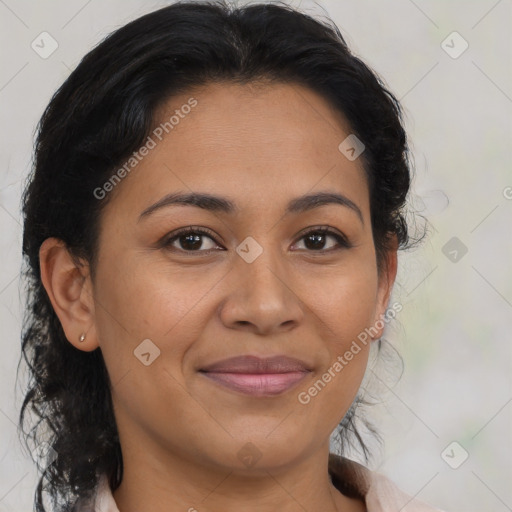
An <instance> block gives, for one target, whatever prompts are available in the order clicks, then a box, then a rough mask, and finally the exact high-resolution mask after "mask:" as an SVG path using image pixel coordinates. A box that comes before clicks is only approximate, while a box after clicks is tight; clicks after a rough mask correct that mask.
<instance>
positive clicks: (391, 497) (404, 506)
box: [78, 454, 442, 512]
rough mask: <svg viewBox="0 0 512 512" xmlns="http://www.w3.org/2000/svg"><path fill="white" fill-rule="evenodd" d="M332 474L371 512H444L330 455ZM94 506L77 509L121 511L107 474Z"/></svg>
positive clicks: (335, 482)
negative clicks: (363, 502)
mask: <svg viewBox="0 0 512 512" xmlns="http://www.w3.org/2000/svg"><path fill="white" fill-rule="evenodd" d="M329 474H330V476H331V480H332V482H333V485H334V486H335V487H336V488H337V489H338V490H340V492H343V494H346V495H347V496H351V497H359V498H362V499H363V500H364V501H365V503H366V508H367V510H368V512H398V511H400V512H442V511H441V510H440V509H438V508H434V507H432V506H430V505H427V504H426V503H423V502H421V501H419V500H417V499H416V498H413V497H411V496H409V495H407V494H405V493H404V492H402V491H401V490H400V489H399V488H398V487H397V486H396V485H395V484H394V483H393V482H392V481H391V480H390V479H389V478H388V477H386V476H384V475H383V474H380V473H377V472H374V471H370V470H369V469H368V468H366V467H364V466H362V465H361V464H358V463H357V462H354V461H352V460H349V459H346V458H343V457H339V456H337V455H334V454H329ZM93 507H94V508H93V509H91V508H89V507H87V506H85V507H84V506H82V507H78V512H92V511H94V512H119V509H118V508H117V505H116V502H115V501H114V497H113V496H112V492H111V490H110V488H109V484H108V479H107V476H106V475H101V477H100V479H99V483H98V486H97V489H96V494H95V497H94V505H93Z"/></svg>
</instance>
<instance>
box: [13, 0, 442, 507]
mask: <svg viewBox="0 0 512 512" xmlns="http://www.w3.org/2000/svg"><path fill="white" fill-rule="evenodd" d="M35 156H36V158H35V172H34V174H33V176H31V179H30V182H29V184H28V186H27V188H26V191H25V194H24V198H23V200H24V204H23V206H24V210H23V211H24V222H25V224H24V238H23V251H24V255H25V257H26V258H27V263H28V268H27V271H26V278H27V280H28V283H29V292H30V295H29V303H28V304H27V318H26V324H25V325H26V328H25V330H24V333H23V353H24V356H25V359H26V361H27V363H28V364H29V368H30V370H31V375H32V381H31V385H30V389H29V390H28V392H27V395H26V398H25V401H24V403H23V408H22V412H21V418H20V421H21V423H22V425H23V422H24V415H25V413H26V412H27V411H32V412H33V413H35V415H36V417H38V419H39V422H38V423H37V424H36V425H35V426H34V427H33V429H32V430H31V431H30V434H31V435H32V436H33V438H34V439H35V440H36V441H41V440H43V439H44V440H46V441H47V442H48V445H49V446H51V448H50V449H49V450H48V451H47V453H48V456H47V460H46V463H47V466H46V470H45V473H44V475H43V477H42V478H41V480H40V482H39V485H38V488H37V491H36V503H37V510H45V509H44V507H43V491H46V492H47V493H48V495H49V496H50V497H51V498H52V500H53V506H54V508H53V509H52V510H87V511H91V510H96V511H102V512H107V511H109V512H115V511H121V512H133V511H136V510H151V511H154V512H159V511H163V510H166V511H168V510H188V511H194V510H198V511H220V510H222V511H229V510H235V509H237V510H240V509H242V510H244V511H253V510H254V511H256V510H257V511H271V510H272V511H273V510H279V511H297V510H311V511H312V510H326V511H335V510H337V511H366V510H368V511H370V512H377V511H384V510H386V511H387V510H402V511H403V512H412V511H428V510H435V509H433V508H431V507H429V506H427V505H424V504H421V503H420V502H418V501H417V500H416V499H413V498H411V497H409V496H406V495H405V494H404V493H402V492H401V491H399V490H398V489H397V488H396V487H395V485H394V484H393V483H392V482H390V481H389V480H388V479H387V478H386V477H384V476H382V475H379V474H377V473H373V472H371V471H369V470H368V469H366V468H365V467H364V466H362V465H360V464H357V463H356V462H353V461H350V460H349V459H347V458H345V457H344V456H343V453H342V454H340V455H336V454H334V453H330V452H329V439H330V436H331V434H332V432H333V431H334V430H335V429H336V428H338V430H339V433H340V435H341V437H342V439H343V440H344V443H343V444H342V447H343V446H346V443H347V442H350V441H351V439H352V437H351V436H353V437H354V439H355V440H356V441H357V440H359V441H360V442H361V447H362V450H363V451H366V447H365V445H364V443H363V441H362V438H361V436H360V434H359V432H358V431H357V428H356V416H355V415H354V412H355V410H356V405H357V404H358V402H359V401H360V400H361V398H360V396H359V394H358V391H359V389H360V387H361V382H362V379H363V376H364V373H365V370H366V367H367V362H368V358H369V354H370V349H371V347H372V346H376V347H380V343H381V337H382V333H383V329H384V325H385V323H386V322H387V321H389V319H390V318H392V316H393V314H392V313H393V311H394V309H395V305H393V306H392V307H391V306H390V305H389V299H390V294H391V291H392V288H393V284H394V281H395V276H396V270H397V251H398V249H400V248H405V247H409V246H410V238H409V235H408V230H407V224H406V222H405V218H404V208H405V205H406V197H407V193H408V190H409V185H410V170H409V165H408V152H407V144H406V135H405V133H404V129H403V126H402V121H401V110H400V106H399V104H398V102H397V100H396V99H395V97H394V96H393V95H392V94H391V93H390V92H389V91H387V90H386V88H385V87H384V86H383V84H382V83H381V81H380V80H379V79H378V78H377V77H376V75H375V74H374V73H373V72H372V71H371V70H370V69H369V68H368V67H367V66H365V65H364V64H363V63H362V62H361V61H360V60H359V59H357V58H356V57H354V56H353V55H352V54H351V53H350V51H349V49H348V48H347V46H346V44H345V42H344V40H343V38H342V36H341V34H340V33H339V31H338V29H337V28H336V27H335V26H331V25H329V24H327V23H325V24H324V23H321V22H319V21H316V20H314V19H312V18H310V17H308V16H306V15H304V14H302V13H300V12H297V11H295V10H293V9H292V8H290V7H286V6H279V5H253V6H250V7H244V8H233V7H230V6H229V5H227V4H224V3H223V2H216V3H202V2H193V3H178V4H174V5H171V6H169V7H166V8H164V9H161V10H159V11H156V12H153V13H150V14H148V15H146V16H143V17H141V18H139V19H137V20H135V21H133V22H131V23H129V24H128V25H126V26H125V27H122V28H121V29H119V30H117V31H116V32H114V33H113V34H112V35H111V36H109V37H108V38H107V39H106V40H105V41H103V42H102V43H101V44H100V45H98V46H97V47H96V48H95V49H94V50H92V51H91V52H90V53H89V54H88V55H86V56H85V58H84V59H83V60H82V62H81V63H80V64H79V66H78V67H77V68H76V69H75V71H74V72H73V73H72V74H71V75H70V76H69V78H68V79H67V80H66V82H65V83H64V84H63V85H62V87H61V88H60V89H59V91H58V92H57V93H56V94H55V96H54V97H53V99H52V101H51V102H50V104H49V106H48V108H47V110H46V112H45V113H44V115H43V118H42V120H41V123H40V129H39V133H38V139H37V145H36V155H35ZM43 427H45V428H46V429H47V430H46V432H41V431H40V429H41V428H43ZM48 431H49V432H50V434H51V435H50V436H49V437H48Z"/></svg>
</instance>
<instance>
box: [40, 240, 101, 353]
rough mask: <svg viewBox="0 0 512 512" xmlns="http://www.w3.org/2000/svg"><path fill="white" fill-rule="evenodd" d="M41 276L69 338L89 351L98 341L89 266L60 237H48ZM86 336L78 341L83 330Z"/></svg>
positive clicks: (43, 253)
mask: <svg viewBox="0 0 512 512" xmlns="http://www.w3.org/2000/svg"><path fill="white" fill-rule="evenodd" d="M39 262H40V267H41V280H42V282H43V286H44V287H45V289H46V293H47V294H48V297H49V298H50V301H51V303H52V306H53V309H54V311H55V313H56V315H57V316H58V318H59V320H60V323H61V325H62V328H63V330H64V333H65V335H66V338H67V339H68V341H69V342H70V343H71V344H72V345H73V346H75V347H76V348H77V349H79V350H83V351H85V352H90V351H92V350H94V349H96V348H97V347H98V346H99V344H98V341H97V336H96V331H95V328H94V325H95V324H94V320H95V317H94V300H93V295H92V282H91V279H90V273H89V266H88V265H87V264H86V263H83V262H82V260H78V259H77V258H76V256H73V255H72V254H71V253H70V252H69V249H68V248H67V246H66V244H65V243H64V242H63V241H62V240H59V239H58V238H47V239H46V240H45V241H44V242H43V243H42V244H41V247H40V248H39ZM82 333H83V334H85V335H86V338H85V340H84V341H83V342H80V341H79V337H80V335H81V334H82Z"/></svg>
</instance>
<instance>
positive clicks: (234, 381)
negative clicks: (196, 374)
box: [201, 372, 309, 396]
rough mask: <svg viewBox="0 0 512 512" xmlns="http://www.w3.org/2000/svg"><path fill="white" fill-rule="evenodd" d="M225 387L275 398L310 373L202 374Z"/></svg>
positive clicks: (247, 393)
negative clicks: (274, 396)
mask: <svg viewBox="0 0 512 512" xmlns="http://www.w3.org/2000/svg"><path fill="white" fill-rule="evenodd" d="M201 373H202V374H203V375H204V376H206V377H208V378H209V379H211V380H214V381H215V382H218V383H219V384H222V385H223V386H225V387H227V388H229V389H232V390H234V391H239V392H241V393H245V394H246V395H252V396H273V395H279V394H281V393H284V392H285V391H288V390H289V389H291V388H292V387H294V386H295V385H296V384H297V383H298V382H300V381H301V380H302V379H303V378H304V377H305V376H306V375H308V373H309V372H289V373H262V374H254V373H252V374H249V373H219V372H201Z"/></svg>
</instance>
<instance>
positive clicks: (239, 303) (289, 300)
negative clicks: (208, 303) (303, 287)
mask: <svg viewBox="0 0 512 512" xmlns="http://www.w3.org/2000/svg"><path fill="white" fill-rule="evenodd" d="M279 258H282V256H279V255H276V254H271V251H270V250H264V251H263V252H262V254H260V256H258V257H257V258H256V259H255V260H254V261H252V263H248V262H247V261H245V260H244V259H243V258H238V257H237V258H236V259H235V262H234V265H235V268H233V269H232V271H231V272H230V273H229V276H228V281H229V282H228V283H227V286H228V294H227V297H226V298H225V299H224V301H223V302H222V304H221V305H220V308H219V316H220V318H221V321H222V322H223V324H224V325H225V326H226V327H228V328H230V329H239V330H240V329H242V330H246V331H249V332H253V333H255V334H261V335H268V334H272V333H278V332H286V331H289V330H291V329H293V328H295V327H297V325H299V324H300V322H301V321H302V318H303V316H304V309H303V302H302V300H301V299H300V297H299V296H298V293H299V292H298V290H297V289H296V288H298V286H297V283H296V282H294V281H293V277H292V274H291V272H290V271H289V270H287V269H286V266H285V264H284V262H282V261H281V262H280V261H279Z"/></svg>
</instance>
